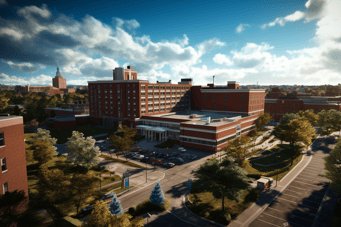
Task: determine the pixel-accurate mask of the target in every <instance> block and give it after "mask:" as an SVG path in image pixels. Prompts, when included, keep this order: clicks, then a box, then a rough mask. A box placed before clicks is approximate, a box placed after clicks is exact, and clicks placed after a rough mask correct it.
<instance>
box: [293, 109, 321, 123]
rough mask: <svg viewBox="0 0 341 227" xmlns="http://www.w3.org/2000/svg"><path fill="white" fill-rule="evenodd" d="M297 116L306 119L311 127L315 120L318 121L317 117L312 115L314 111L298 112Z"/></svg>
mask: <svg viewBox="0 0 341 227" xmlns="http://www.w3.org/2000/svg"><path fill="white" fill-rule="evenodd" d="M298 115H300V116H301V117H302V118H303V119H306V120H307V121H309V122H310V124H311V125H316V124H317V120H318V119H319V116H318V115H317V114H315V113H314V110H306V111H303V110H300V111H299V112H298Z"/></svg>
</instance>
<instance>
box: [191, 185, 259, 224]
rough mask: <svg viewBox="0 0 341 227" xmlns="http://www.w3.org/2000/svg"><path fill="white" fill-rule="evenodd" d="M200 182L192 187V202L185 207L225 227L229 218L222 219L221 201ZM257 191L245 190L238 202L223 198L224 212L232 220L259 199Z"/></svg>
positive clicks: (208, 187)
mask: <svg viewBox="0 0 341 227" xmlns="http://www.w3.org/2000/svg"><path fill="white" fill-rule="evenodd" d="M201 184H202V181H200V180H198V181H196V182H194V183H193V185H192V189H191V191H192V193H191V194H189V199H190V201H191V202H192V203H191V202H189V201H187V202H186V206H187V207H188V208H189V209H190V210H191V211H192V212H193V213H195V214H197V215H199V216H201V217H204V218H207V219H209V220H212V221H214V222H217V223H220V224H223V225H227V224H229V221H230V220H229V219H230V218H229V217H227V218H226V216H225V217H224V213H223V212H222V199H216V198H214V197H213V195H212V192H211V191H210V186H209V185H208V184H204V185H201ZM257 191H258V190H254V189H253V190H251V191H248V190H245V191H244V195H243V198H242V200H241V201H240V202H236V201H234V200H229V199H227V198H225V201H224V207H225V212H226V213H229V214H230V215H231V218H232V219H235V218H236V217H237V216H238V215H239V214H240V213H242V212H243V211H244V210H245V209H246V208H248V207H249V206H250V205H251V204H252V203H253V202H254V201H256V200H257V199H258V198H259V194H260V193H259V192H257Z"/></svg>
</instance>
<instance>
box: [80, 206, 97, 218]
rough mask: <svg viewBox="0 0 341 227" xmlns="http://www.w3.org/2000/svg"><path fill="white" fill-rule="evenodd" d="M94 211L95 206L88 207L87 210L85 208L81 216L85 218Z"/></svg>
mask: <svg viewBox="0 0 341 227" xmlns="http://www.w3.org/2000/svg"><path fill="white" fill-rule="evenodd" d="M93 209H94V206H87V207H85V208H83V209H82V210H81V212H80V215H81V216H85V215H88V214H90V213H91V211H92V210H93Z"/></svg>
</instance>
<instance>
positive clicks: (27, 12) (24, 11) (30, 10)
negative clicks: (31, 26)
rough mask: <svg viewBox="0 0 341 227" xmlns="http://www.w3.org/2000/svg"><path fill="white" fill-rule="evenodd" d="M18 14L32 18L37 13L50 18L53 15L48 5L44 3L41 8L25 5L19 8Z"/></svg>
mask: <svg viewBox="0 0 341 227" xmlns="http://www.w3.org/2000/svg"><path fill="white" fill-rule="evenodd" d="M32 14H33V15H32ZM18 15H19V16H22V17H25V18H32V19H33V18H34V17H35V16H36V15H38V16H41V17H43V18H49V17H50V16H51V12H50V11H49V10H48V9H47V5H46V4H43V5H42V7H41V8H39V7H37V6H25V7H24V8H21V9H19V10H18Z"/></svg>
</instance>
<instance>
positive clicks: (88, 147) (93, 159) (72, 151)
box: [67, 131, 99, 170]
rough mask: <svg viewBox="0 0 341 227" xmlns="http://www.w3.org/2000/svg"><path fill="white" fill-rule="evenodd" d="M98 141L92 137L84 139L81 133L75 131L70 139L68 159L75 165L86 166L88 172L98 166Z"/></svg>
mask: <svg viewBox="0 0 341 227" xmlns="http://www.w3.org/2000/svg"><path fill="white" fill-rule="evenodd" d="M95 143H96V140H95V139H92V137H91V136H90V137H87V138H86V139H85V138H84V134H83V133H81V132H77V131H73V132H72V136H71V137H70V138H69V139H68V142H67V150H68V152H69V153H68V156H67V158H68V159H69V160H71V161H72V162H74V163H77V164H81V165H84V166H85V167H86V168H87V169H88V170H89V168H90V167H92V166H94V165H97V164H98V155H99V148H98V147H95Z"/></svg>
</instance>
